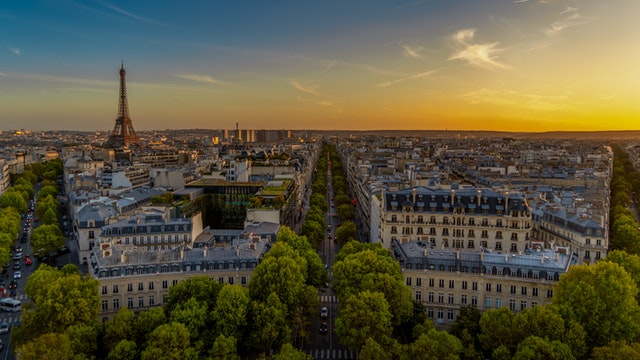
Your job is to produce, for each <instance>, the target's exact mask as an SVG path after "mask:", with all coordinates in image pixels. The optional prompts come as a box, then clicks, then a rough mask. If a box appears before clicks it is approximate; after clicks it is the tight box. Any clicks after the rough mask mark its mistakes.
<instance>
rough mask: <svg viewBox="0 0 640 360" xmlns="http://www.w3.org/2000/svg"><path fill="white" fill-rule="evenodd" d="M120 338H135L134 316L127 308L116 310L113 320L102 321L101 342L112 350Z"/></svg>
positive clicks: (133, 339)
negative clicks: (102, 335)
mask: <svg viewBox="0 0 640 360" xmlns="http://www.w3.org/2000/svg"><path fill="white" fill-rule="evenodd" d="M122 340H132V341H135V340H136V317H135V314H134V313H133V311H131V310H129V309H128V308H125V307H123V308H121V309H120V310H118V312H117V313H116V315H115V316H114V317H113V320H111V321H107V322H106V323H104V337H103V340H102V341H103V343H104V345H105V346H106V348H107V349H109V350H112V349H114V348H115V347H116V345H117V344H119V343H120V342H121V341H122Z"/></svg>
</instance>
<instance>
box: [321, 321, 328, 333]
mask: <svg viewBox="0 0 640 360" xmlns="http://www.w3.org/2000/svg"><path fill="white" fill-rule="evenodd" d="M327 332H329V325H327V323H326V322H323V323H322V324H320V334H326V333H327Z"/></svg>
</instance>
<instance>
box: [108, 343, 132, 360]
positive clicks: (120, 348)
mask: <svg viewBox="0 0 640 360" xmlns="http://www.w3.org/2000/svg"><path fill="white" fill-rule="evenodd" d="M137 358H138V345H137V344H136V342H135V341H131V340H121V341H120V342H119V343H118V344H116V346H115V347H114V348H113V349H112V350H111V351H109V360H136V359H137Z"/></svg>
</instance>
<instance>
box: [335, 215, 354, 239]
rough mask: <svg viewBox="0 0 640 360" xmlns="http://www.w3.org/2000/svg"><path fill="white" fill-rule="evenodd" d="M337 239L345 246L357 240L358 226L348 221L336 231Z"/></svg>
mask: <svg viewBox="0 0 640 360" xmlns="http://www.w3.org/2000/svg"><path fill="white" fill-rule="evenodd" d="M336 239H337V240H338V242H339V243H341V244H344V243H346V242H349V241H351V240H355V239H356V224H355V223H354V222H353V221H350V220H347V221H345V222H343V223H342V225H341V226H340V227H338V228H337V229H336Z"/></svg>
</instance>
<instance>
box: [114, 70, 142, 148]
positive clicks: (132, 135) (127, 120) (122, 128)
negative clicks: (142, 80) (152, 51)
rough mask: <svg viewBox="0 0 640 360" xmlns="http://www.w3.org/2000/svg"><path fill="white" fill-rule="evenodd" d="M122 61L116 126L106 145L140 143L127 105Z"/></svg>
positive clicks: (115, 145)
mask: <svg viewBox="0 0 640 360" xmlns="http://www.w3.org/2000/svg"><path fill="white" fill-rule="evenodd" d="M126 74H127V72H126V71H125V70H124V62H123V63H122V66H121V67H120V101H119V103H118V116H117V117H116V126H115V127H114V128H113V131H112V132H111V134H110V135H109V140H107V145H108V146H111V147H115V148H122V147H129V145H140V138H139V137H138V135H136V132H135V130H133V123H132V122H131V116H129V105H128V104H127V85H126V82H125V79H124V78H125V75H126Z"/></svg>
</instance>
